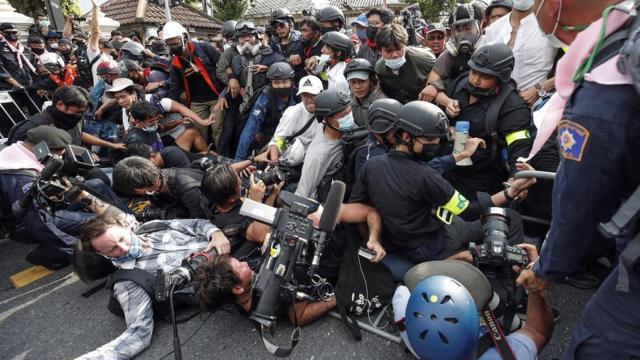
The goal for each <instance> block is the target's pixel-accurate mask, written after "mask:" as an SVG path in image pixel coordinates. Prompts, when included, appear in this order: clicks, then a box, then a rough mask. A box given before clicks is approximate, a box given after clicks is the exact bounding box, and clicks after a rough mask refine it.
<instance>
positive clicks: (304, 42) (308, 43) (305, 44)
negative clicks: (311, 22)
mask: <svg viewBox="0 0 640 360" xmlns="http://www.w3.org/2000/svg"><path fill="white" fill-rule="evenodd" d="M309 45H311V40H306V39H303V40H302V46H304V47H308V46H309Z"/></svg>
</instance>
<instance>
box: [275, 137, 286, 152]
mask: <svg viewBox="0 0 640 360" xmlns="http://www.w3.org/2000/svg"><path fill="white" fill-rule="evenodd" d="M273 142H275V143H276V146H277V147H278V149H279V150H280V151H284V145H285V140H284V138H283V137H280V136H274V137H273Z"/></svg>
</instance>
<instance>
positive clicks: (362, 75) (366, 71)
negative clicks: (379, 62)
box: [344, 58, 376, 81]
mask: <svg viewBox="0 0 640 360" xmlns="http://www.w3.org/2000/svg"><path fill="white" fill-rule="evenodd" d="M375 73H376V71H375V69H374V67H373V65H371V63H370V62H369V61H368V60H366V59H361V58H358V59H353V60H351V62H350V63H348V64H347V67H346V68H345V69H344V77H345V78H347V81H349V80H351V79H360V80H367V79H369V78H371V77H372V75H375Z"/></svg>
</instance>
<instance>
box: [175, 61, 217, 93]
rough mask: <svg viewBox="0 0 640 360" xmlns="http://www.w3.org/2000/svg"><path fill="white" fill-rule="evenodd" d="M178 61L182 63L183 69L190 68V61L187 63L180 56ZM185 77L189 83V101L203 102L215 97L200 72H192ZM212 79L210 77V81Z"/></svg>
mask: <svg viewBox="0 0 640 360" xmlns="http://www.w3.org/2000/svg"><path fill="white" fill-rule="evenodd" d="M180 62H181V63H182V68H183V69H185V70H186V69H190V68H191V63H189V62H188V61H187V60H185V59H183V58H180ZM186 78H187V82H188V83H189V89H190V91H191V102H195V103H203V102H208V101H212V100H215V99H216V94H215V93H214V92H213V91H211V88H210V87H209V85H207V82H206V81H205V80H204V77H202V74H201V73H200V72H198V73H192V74H191V75H189V76H187V77H186ZM213 80H214V79H211V81H213ZM212 95H213V97H212Z"/></svg>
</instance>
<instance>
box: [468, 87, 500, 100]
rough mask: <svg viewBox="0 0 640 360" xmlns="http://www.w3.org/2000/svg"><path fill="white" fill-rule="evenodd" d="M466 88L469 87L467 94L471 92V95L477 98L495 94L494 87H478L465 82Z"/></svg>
mask: <svg viewBox="0 0 640 360" xmlns="http://www.w3.org/2000/svg"><path fill="white" fill-rule="evenodd" d="M467 89H469V94H471V95H472V96H475V97H477V98H486V97H489V96H493V95H495V94H496V89H495V88H492V89H482V88H479V87H477V86H474V85H471V84H467Z"/></svg>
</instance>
